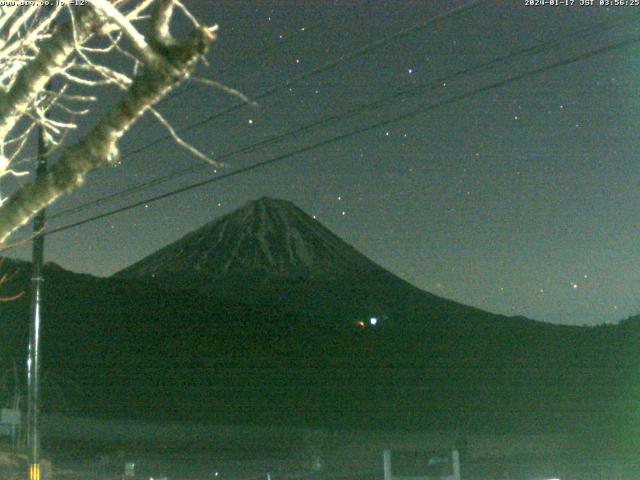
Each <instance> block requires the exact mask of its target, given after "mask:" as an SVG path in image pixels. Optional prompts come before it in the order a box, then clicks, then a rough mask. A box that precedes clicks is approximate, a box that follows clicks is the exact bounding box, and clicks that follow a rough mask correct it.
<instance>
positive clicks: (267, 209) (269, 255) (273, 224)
mask: <svg viewBox="0 0 640 480" xmlns="http://www.w3.org/2000/svg"><path fill="white" fill-rule="evenodd" d="M193 274H198V275H213V276H219V275H275V276H287V277H308V276H327V275H329V276H331V275H338V276H341V275H353V274H356V275H359V276H360V275H363V274H370V275H376V276H379V275H381V274H388V273H387V272H386V271H385V270H383V269H382V268H381V267H379V266H378V265H376V264H375V263H373V262H372V261H371V260H369V259H368V258H367V257H365V256H364V255H362V254H361V253H359V252H358V251H357V250H356V249H354V248H353V247H352V246H351V245H349V244H347V243H346V242H344V241H343V240H341V239H340V238H338V237H337V236H336V235H334V234H333V233H332V232H331V231H329V230H328V229H327V228H325V227H324V226H323V225H322V224H320V223H319V222H318V221H316V220H315V219H313V218H312V217H310V216H309V215H308V214H306V213H305V212H304V211H303V210H301V209H300V208H298V207H297V206H296V205H294V204H293V203H291V202H289V201H286V200H280V199H274V198H268V197H263V198H260V199H259V200H254V201H250V202H248V203H246V204H245V205H244V206H242V207H241V208H239V209H237V210H235V211H233V212H231V213H229V214H227V215H225V216H223V217H221V218H219V219H217V220H214V221H213V222H211V223H208V224H206V225H204V226H202V227H200V228H198V229H197V230H195V231H193V232H191V233H189V234H187V235H186V236H184V237H183V238H181V239H180V240H178V241H176V242H174V243H172V244H170V245H168V246H166V247H164V248H162V249H161V250H159V251H157V252H155V253H153V254H151V255H149V256H148V257H146V258H144V259H142V260H140V261H139V262H137V263H135V264H133V265H131V266H129V267H127V268H126V269H124V270H122V271H120V272H118V273H117V274H116V275H117V276H120V277H146V276H159V277H162V276H167V275H193Z"/></svg>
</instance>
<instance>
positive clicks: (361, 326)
mask: <svg viewBox="0 0 640 480" xmlns="http://www.w3.org/2000/svg"><path fill="white" fill-rule="evenodd" d="M358 326H359V327H360V328H364V322H363V321H362V320H360V321H359V322H358Z"/></svg>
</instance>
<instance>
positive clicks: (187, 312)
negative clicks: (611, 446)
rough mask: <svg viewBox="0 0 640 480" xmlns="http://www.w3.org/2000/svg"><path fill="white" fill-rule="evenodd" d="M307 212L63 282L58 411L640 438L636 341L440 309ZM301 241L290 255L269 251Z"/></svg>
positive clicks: (283, 209)
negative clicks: (571, 431)
mask: <svg viewBox="0 0 640 480" xmlns="http://www.w3.org/2000/svg"><path fill="white" fill-rule="evenodd" d="M260 203H262V205H260ZM274 203H275V204H276V206H275V207H273V204H274ZM272 207H273V208H276V207H277V209H278V212H276V213H265V212H268V211H269V209H270V208H272ZM250 212H253V213H250ZM289 212H295V213H293V214H292V215H295V218H297V220H295V221H293V220H291V219H289V218H288V217H287V215H288V214H289ZM300 212H301V211H298V210H297V207H292V205H291V204H289V203H288V202H280V201H272V200H269V199H267V200H261V201H259V202H253V203H250V204H248V206H245V208H244V209H241V211H240V215H241V216H239V217H236V218H234V214H233V213H232V214H230V215H228V216H226V217H223V218H222V219H220V220H218V221H215V222H212V223H211V224H209V225H207V226H205V227H202V228H201V229H199V230H197V231H196V232H194V233H193V234H190V235H187V236H186V237H184V238H183V239H182V240H179V241H178V242H176V243H175V244H172V245H170V246H168V247H165V248H164V249H162V250H160V251H159V252H157V253H156V254H153V255H151V256H149V257H147V258H146V259H143V260H142V261H141V262H138V263H136V264H134V265H133V266H132V267H130V268H128V269H125V270H124V271H123V272H120V274H119V275H116V276H114V277H111V278H106V279H102V278H96V277H92V276H89V275H78V274H74V273H71V272H68V271H66V270H64V269H62V268H60V267H57V266H53V265H50V266H48V267H47V268H46V269H45V275H46V279H47V280H46V282H45V304H44V318H45V320H44V325H43V349H44V352H43V353H44V360H43V365H44V368H45V372H46V375H45V376H46V378H47V382H48V387H47V388H45V389H44V392H45V400H46V402H45V407H46V409H47V410H48V411H52V412H66V413H74V414H84V415H97V416H102V417H106V418H114V417H128V418H132V417H135V418H143V417H147V418H156V419H157V418H164V419H174V420H185V419H189V420H203V421H204V420H206V421H213V422H218V423H243V424H246V423H259V424H296V425H333V426H339V427H341V428H360V427H379V428H411V429H414V428H415V429H420V428H447V429H450V428H461V429H483V428H484V429H494V430H496V429H502V430H509V431H513V430H518V429H528V430H536V429H538V430H540V429H563V428H569V427H571V428H581V427H584V426H586V425H588V426H593V425H603V426H606V427H607V428H614V426H620V425H626V426H630V425H637V422H636V420H637V419H636V416H635V415H636V414H635V413H634V412H635V410H634V409H631V408H626V407H627V405H631V404H632V402H631V401H632V399H633V395H632V394H631V393H629V394H624V392H633V391H635V390H634V389H637V380H635V378H636V376H635V375H632V372H634V371H635V369H636V368H637V367H636V366H637V365H638V364H640V353H638V352H640V349H638V348H637V347H638V346H639V345H640V342H639V341H638V339H639V338H640V335H639V333H640V329H638V328H637V327H636V326H635V324H632V323H629V322H627V323H624V325H620V326H607V327H597V328H583V327H568V326H561V325H552V324H545V323H542V322H536V321H533V320H529V319H525V318H521V317H513V318H512V317H504V316H500V315H494V314H491V313H489V312H484V311H482V310H479V309H476V308H472V307H468V306H464V305H461V304H458V303H456V302H451V301H448V300H446V299H442V298H439V297H437V296H435V295H432V294H429V293H427V292H423V291H421V290H419V289H417V288H415V287H413V286H411V285H409V284H408V283H406V282H404V281H403V280H401V279H399V278H398V277H396V276H394V275H393V274H391V273H389V272H386V271H385V270H383V269H382V268H381V267H379V266H377V265H376V264H375V263H373V262H371V261H370V260H368V259H367V258H366V257H364V256H362V255H361V254H359V253H357V252H356V254H357V255H355V257H354V258H352V256H351V254H352V253H353V252H355V250H354V249H353V247H350V246H348V245H347V246H346V247H345V245H346V244H344V242H342V241H341V240H339V239H338V238H337V237H335V236H333V234H331V233H330V232H329V233H327V232H328V231H327V230H326V229H324V227H322V228H320V227H318V226H317V225H315V224H313V223H312V224H311V225H309V223H310V222H309V217H307V216H306V214H304V213H303V212H302V213H300ZM275 217H277V218H279V220H278V221H277V222H276V225H269V224H268V223H267V222H266V220H265V219H267V218H275ZM296 222H297V223H296ZM285 227H286V228H285ZM293 230H296V231H297V232H298V233H297V234H291V236H292V238H294V239H296V238H297V240H294V241H293V242H292V243H291V246H290V247H286V248H282V249H281V250H277V249H278V248H280V247H278V246H277V245H272V244H271V242H275V243H276V244H279V243H281V242H283V241H284V240H282V235H286V234H290V232H291V231H293ZM232 231H233V232H234V233H233V235H232V234H231V232H232ZM307 231H312V232H313V234H310V235H311V236H312V238H313V240H306V238H307V236H306V233H303V232H307ZM250 232H254V233H255V234H256V236H257V237H258V239H254V238H252V234H251V233H250ZM283 232H288V233H283ZM227 235H230V236H229V237H228V236H227ZM208 238H209V239H212V240H211V241H208V240H207V239H208ZM234 238H239V239H240V240H237V241H235V242H234V241H233V239H234ZM267 239H268V240H269V241H268V242H267V243H266V244H265V242H264V241H263V240H267ZM295 242H298V243H295ZM294 244H295V246H294ZM211 245H217V247H216V248H222V247H223V246H225V248H229V249H231V251H233V252H236V253H235V254H234V255H226V256H225V255H222V252H221V253H220V255H222V256H220V255H218V253H215V254H214V253H213V252H212V251H211ZM240 252H243V254H240ZM300 252H305V253H304V254H301V253H300ZM245 255H246V258H245ZM224 258H231V259H232V260H233V261H225V260H224ZM196 266H199V268H195V267H196ZM3 268H5V269H6V270H7V271H9V272H13V271H15V272H17V273H16V274H15V275H14V276H13V277H12V278H11V280H10V281H8V282H7V283H5V285H3V287H4V289H5V291H6V292H7V293H8V294H11V293H16V292H19V291H27V290H28V285H29V268H28V264H24V263H22V262H13V261H9V260H7V262H6V263H5V264H4V266H3ZM178 280H180V281H178ZM0 312H1V314H2V318H3V328H2V329H0V351H1V352H2V356H1V357H0V361H2V363H3V366H4V367H5V368H9V367H10V366H11V364H12V362H13V361H15V362H16V364H18V365H22V364H23V359H24V356H25V352H26V340H27V331H28V328H27V321H26V320H27V312H28V295H27V296H24V297H22V298H20V299H19V300H17V301H14V302H7V303H2V304H0ZM372 318H375V319H376V322H375V324H374V323H372V320H371V319H372ZM621 392H623V393H621Z"/></svg>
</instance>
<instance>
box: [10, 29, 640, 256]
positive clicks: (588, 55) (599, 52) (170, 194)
mask: <svg viewBox="0 0 640 480" xmlns="http://www.w3.org/2000/svg"><path fill="white" fill-rule="evenodd" d="M639 42H640V36H636V37H633V38H630V39H628V40H624V41H621V42H617V43H614V44H610V45H607V46H604V47H600V48H598V49H596V50H591V51H588V52H584V53H581V54H579V55H576V56H573V57H571V58H568V59H564V60H560V61H557V62H554V63H552V64H550V65H546V66H543V67H538V68H536V69H532V70H529V71H527V72H523V73H520V74H518V75H514V76H512V77H509V78H507V79H504V80H500V81H497V82H494V83H491V84H489V85H486V86H484V87H480V88H477V89H475V90H472V91H470V92H466V93H462V94H459V95H455V96H452V97H449V98H447V99H444V100H441V101H440V102H436V103H432V104H430V105H428V106H426V107H419V108H416V109H413V110H411V111H409V112H406V113H403V114H400V115H397V116H395V117H392V118H389V119H386V120H383V121H380V122H377V123H374V124H371V125H367V126H364V127H361V128H359V129H356V130H352V131H350V132H347V133H343V134H341V135H337V136H335V137H331V138H329V139H325V140H323V141H320V142H317V143H314V144H311V145H308V146H305V147H302V148H299V149H297V150H294V151H291V152H288V153H285V154H281V155H278V156H276V157H273V158H271V159H269V160H265V161H262V162H257V163H254V164H252V165H249V166H246V167H242V168H239V169H237V170H234V171H233V172H229V173H226V174H223V175H219V176H216V177H212V178H208V179H206V180H202V181H199V182H195V183H192V184H190V185H187V186H185V187H181V188H178V189H174V190H171V191H169V192H166V193H163V194H160V195H156V196H153V197H150V198H147V199H145V200H142V201H139V202H135V203H132V204H129V205H126V206H124V207H120V208H117V209H114V210H111V211H109V212H105V213H102V214H99V215H94V216H92V217H89V218H86V219H84V220H80V221H78V222H74V223H70V224H68V225H64V226H61V227H58V228H55V229H53V230H48V231H45V232H44V235H53V234H55V233H59V232H63V231H65V230H69V229H72V228H75V227H79V226H81V225H85V224H87V223H91V222H94V221H97V220H100V219H102V218H106V217H110V216H113V215H116V214H118V213H122V212H125V211H127V210H131V209H133V208H136V207H139V206H141V205H145V204H149V203H153V202H157V201H159V200H163V199H165V198H169V197H173V196H175V195H178V194H180V193H184V192H187V191H190V190H193V189H196V188H199V187H202V186H205V185H209V184H212V183H215V182H218V181H220V180H224V179H226V178H230V177H234V176H238V175H241V174H244V173H247V172H250V171H253V170H257V169H259V168H262V167H265V166H268V165H271V164H274V163H277V162H281V161H283V160H286V159H288V158H291V157H293V156H295V155H298V154H301V153H306V152H309V151H312V150H315V149H317V148H321V147H324V146H326V145H330V144H333V143H337V142H340V141H342V140H345V139H347V138H351V137H354V136H356V135H360V134H362V133H365V132H368V131H371V130H375V129H378V128H380V127H384V126H387V125H390V124H392V123H397V122H399V121H402V120H406V119H408V118H412V117H415V116H417V115H420V114H423V113H426V112H429V111H431V110H434V109H436V108H440V107H443V106H445V105H450V104H453V103H456V102H459V101H461V100H465V99H467V98H470V97H472V96H475V95H478V94H481V93H486V92H488V91H491V90H495V89H497V88H501V87H504V86H506V85H509V84H511V83H514V82H517V81H520V80H523V79H525V78H528V77H531V76H535V75H539V74H541V73H544V72H548V71H550V70H553V69H555V68H559V67H563V66H567V65H570V64H573V63H576V62H579V61H582V60H586V59H588V58H591V57H595V56H597V55H603V54H606V53H609V52H611V51H614V50H617V49H620V48H624V47H628V46H631V45H634V44H637V43H639ZM11 248H12V247H8V248H6V249H3V250H0V251H6V250H9V249H11Z"/></svg>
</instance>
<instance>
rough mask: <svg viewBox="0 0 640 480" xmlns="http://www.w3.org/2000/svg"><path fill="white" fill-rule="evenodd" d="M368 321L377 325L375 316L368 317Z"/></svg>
mask: <svg viewBox="0 0 640 480" xmlns="http://www.w3.org/2000/svg"><path fill="white" fill-rule="evenodd" d="M369 323H370V324H371V325H377V324H378V319H377V318H376V317H371V318H370V319H369Z"/></svg>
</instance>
